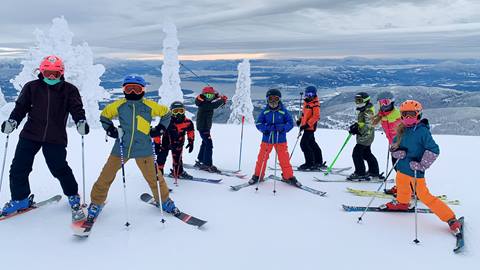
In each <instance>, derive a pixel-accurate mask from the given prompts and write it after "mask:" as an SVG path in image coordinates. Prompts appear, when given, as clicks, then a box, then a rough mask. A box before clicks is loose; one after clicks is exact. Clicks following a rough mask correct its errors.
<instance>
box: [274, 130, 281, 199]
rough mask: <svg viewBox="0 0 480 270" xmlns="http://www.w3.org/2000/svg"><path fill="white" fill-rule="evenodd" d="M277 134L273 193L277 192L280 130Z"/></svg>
mask: <svg viewBox="0 0 480 270" xmlns="http://www.w3.org/2000/svg"><path fill="white" fill-rule="evenodd" d="M275 133H276V134H277V138H276V139H275V145H274V146H273V147H274V148H275V170H274V171H273V175H274V176H275V177H274V181H273V195H275V194H276V193H277V160H278V136H279V135H280V132H278V131H277V132H275Z"/></svg>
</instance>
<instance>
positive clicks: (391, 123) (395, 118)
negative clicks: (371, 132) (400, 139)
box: [380, 108, 401, 144]
mask: <svg viewBox="0 0 480 270" xmlns="http://www.w3.org/2000/svg"><path fill="white" fill-rule="evenodd" d="M380 116H382V128H383V130H384V131H385V136H387V139H388V143H389V144H392V142H393V138H395V136H396V135H397V131H396V127H397V126H398V124H400V117H401V114H400V111H399V110H398V109H397V108H395V109H393V110H392V111H391V112H387V113H382V112H380Z"/></svg>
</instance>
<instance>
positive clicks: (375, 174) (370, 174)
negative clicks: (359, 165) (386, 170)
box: [367, 172, 385, 180]
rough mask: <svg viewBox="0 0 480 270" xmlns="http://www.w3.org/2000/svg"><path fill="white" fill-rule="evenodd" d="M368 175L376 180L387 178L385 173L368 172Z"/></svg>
mask: <svg viewBox="0 0 480 270" xmlns="http://www.w3.org/2000/svg"><path fill="white" fill-rule="evenodd" d="M367 175H368V177H370V179H374V180H385V176H383V173H371V172H367Z"/></svg>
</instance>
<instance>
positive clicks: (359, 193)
mask: <svg viewBox="0 0 480 270" xmlns="http://www.w3.org/2000/svg"><path fill="white" fill-rule="evenodd" d="M347 191H348V192H350V193H352V194H353V195H356V196H360V197H372V196H375V197H376V198H382V199H393V198H395V196H393V195H392V194H386V193H385V192H383V191H378V192H377V191H370V190H362V189H354V188H349V187H347ZM437 198H439V199H440V200H442V201H443V202H444V203H446V204H450V205H460V201H459V200H448V198H447V195H439V196H437Z"/></svg>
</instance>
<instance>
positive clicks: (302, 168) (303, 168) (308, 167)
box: [298, 163, 315, 171]
mask: <svg viewBox="0 0 480 270" xmlns="http://www.w3.org/2000/svg"><path fill="white" fill-rule="evenodd" d="M314 169H315V166H314V165H312V164H309V163H304V164H302V165H300V166H298V170H299V171H311V170H314Z"/></svg>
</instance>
